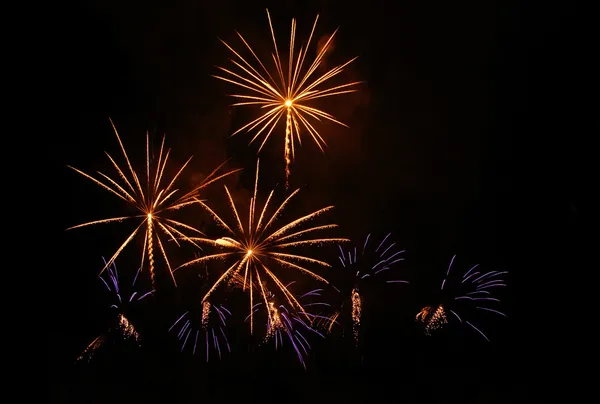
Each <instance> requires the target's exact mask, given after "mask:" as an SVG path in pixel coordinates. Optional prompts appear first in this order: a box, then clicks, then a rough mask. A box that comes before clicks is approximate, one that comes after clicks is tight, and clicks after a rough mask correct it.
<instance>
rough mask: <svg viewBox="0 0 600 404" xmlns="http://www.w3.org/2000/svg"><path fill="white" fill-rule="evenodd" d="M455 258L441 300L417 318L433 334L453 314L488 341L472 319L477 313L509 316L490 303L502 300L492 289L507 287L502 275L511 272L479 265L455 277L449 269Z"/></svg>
mask: <svg viewBox="0 0 600 404" xmlns="http://www.w3.org/2000/svg"><path fill="white" fill-rule="evenodd" d="M455 258H456V255H455V256H453V257H452V259H451V260H450V265H448V270H447V271H446V277H445V278H444V280H443V281H442V286H441V288H440V292H441V295H442V297H441V301H442V302H441V303H438V304H437V305H436V306H425V307H424V308H423V309H421V311H420V312H419V313H417V316H416V320H417V321H420V322H422V323H424V324H425V334H427V335H431V333H432V331H433V330H436V329H439V328H442V327H443V326H444V325H445V324H448V322H449V320H448V317H449V316H450V314H452V316H453V318H455V319H456V320H458V322H459V323H461V324H463V323H464V324H466V325H468V326H469V327H470V328H471V329H473V330H475V331H476V332H477V333H478V334H479V335H481V336H482V337H483V338H485V340H486V341H489V338H488V337H487V335H485V334H484V333H483V331H481V330H480V329H479V328H478V327H477V326H475V325H474V324H473V323H472V322H471V321H472V319H471V317H473V316H475V314H476V313H494V314H497V315H500V316H502V317H506V314H504V313H502V312H501V311H499V310H497V309H495V308H493V307H489V306H488V305H494V304H498V303H500V300H499V299H497V298H495V297H493V295H492V292H493V291H494V290H495V289H496V288H499V287H506V283H505V281H504V279H503V275H505V274H507V273H508V272H506V271H482V270H480V269H479V264H477V265H475V266H473V267H472V268H471V269H469V270H468V271H467V272H465V273H464V274H463V276H462V277H456V276H452V275H451V274H450V271H451V269H452V265H453V264H454V260H455ZM433 307H435V309H434V308H433ZM469 320H471V321H469Z"/></svg>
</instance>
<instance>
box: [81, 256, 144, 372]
mask: <svg viewBox="0 0 600 404" xmlns="http://www.w3.org/2000/svg"><path fill="white" fill-rule="evenodd" d="M102 260H103V261H104V263H105V264H106V260H105V259H104V257H102ZM139 273H140V270H139V269H138V271H137V272H136V274H135V277H134V278H133V282H132V283H131V288H132V289H134V287H135V283H136V281H137V278H138V275H139ZM104 274H108V279H104V277H103V276H102V275H100V280H101V281H102V283H103V284H104V286H106V289H107V290H108V291H109V292H110V293H112V294H113V296H114V299H115V300H114V302H113V303H112V304H111V305H110V307H111V308H113V309H116V310H117V312H118V316H117V324H116V326H115V327H111V328H110V329H109V330H108V332H106V333H104V334H101V335H99V336H98V337H96V338H95V339H94V340H93V341H92V342H91V343H90V344H89V345H88V346H87V348H85V350H84V351H83V352H82V354H81V355H80V356H79V357H78V358H77V361H80V360H82V359H84V358H87V360H88V361H90V360H91V359H92V356H93V355H94V353H95V352H96V351H97V350H98V348H100V347H101V346H103V345H104V344H105V343H106V341H107V340H108V337H109V336H110V335H113V334H116V335H118V336H119V337H120V338H123V339H133V340H135V341H139V339H140V335H139V334H138V332H137V330H136V329H135V327H134V326H133V324H132V323H131V322H130V321H129V319H128V318H127V316H125V310H126V308H127V306H128V305H129V304H131V303H132V302H134V301H139V300H142V299H144V298H145V297H147V296H148V295H150V294H152V293H153V292H154V291H153V290H151V291H149V292H146V293H144V294H140V295H138V292H137V291H132V292H131V293H129V295H123V294H122V291H121V289H120V284H119V273H118V272H117V266H116V265H115V263H114V262H113V263H112V264H111V265H110V266H109V267H108V268H107V270H106V272H105V273H104Z"/></svg>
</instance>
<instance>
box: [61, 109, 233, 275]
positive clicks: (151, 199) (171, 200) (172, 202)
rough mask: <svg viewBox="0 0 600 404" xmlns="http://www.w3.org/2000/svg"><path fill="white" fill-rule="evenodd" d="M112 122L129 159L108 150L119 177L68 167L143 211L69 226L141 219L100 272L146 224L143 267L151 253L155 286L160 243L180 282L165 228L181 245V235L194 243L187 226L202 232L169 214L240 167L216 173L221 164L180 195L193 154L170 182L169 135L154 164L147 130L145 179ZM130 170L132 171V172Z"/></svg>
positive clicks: (190, 201) (191, 201) (149, 259)
mask: <svg viewBox="0 0 600 404" xmlns="http://www.w3.org/2000/svg"><path fill="white" fill-rule="evenodd" d="M110 123H111V125H112V127H113V130H114V132H115V135H116V136H117V140H118V141H119V146H120V147H121V151H122V153H123V157H124V158H125V162H126V163H127V169H122V168H121V167H119V165H118V164H117V163H116V162H115V160H114V159H113V158H112V157H111V156H110V155H109V154H108V153H106V155H107V156H108V158H109V160H110V162H111V163H112V165H113V167H114V168H115V169H116V171H117V173H118V177H117V180H115V179H112V178H110V177H109V176H108V175H106V174H103V173H101V172H99V171H98V175H99V178H101V179H96V178H94V177H92V176H90V175H88V174H86V173H84V172H83V171H81V170H79V169H77V168H74V167H71V166H68V167H69V168H71V169H73V170H75V171H76V172H78V173H79V174H81V175H83V176H84V177H86V178H88V179H90V180H91V181H93V182H94V183H96V184H97V185H98V186H100V187H101V188H103V189H105V190H107V191H109V192H111V193H112V194H113V195H116V196H117V197H118V198H119V199H121V200H123V201H124V202H127V203H128V204H130V205H133V206H134V207H135V208H136V210H137V211H139V212H140V213H141V214H138V215H133V216H121V217H113V218H109V219H102V220H95V221H93V222H88V223H83V224H80V225H77V226H73V227H69V228H68V229H67V230H71V229H76V228H80V227H85V226H91V225H95V224H103V223H114V222H122V221H124V220H128V219H141V220H140V223H139V225H138V226H137V227H136V228H135V230H134V231H133V232H132V233H131V234H130V235H129V236H128V237H127V238H126V239H125V241H124V242H123V244H121V246H120V247H119V248H118V249H117V251H116V252H115V253H114V255H113V256H112V257H111V258H110V260H108V262H107V263H106V265H105V266H104V268H102V270H101V271H100V275H101V274H102V273H103V272H104V271H105V270H106V269H107V268H108V267H109V266H110V265H111V264H112V263H113V262H114V261H115V259H116V258H117V257H118V256H119V254H120V253H121V252H122V251H123V249H124V248H125V247H126V246H127V245H128V244H129V243H130V242H131V240H133V238H134V237H135V235H136V234H137V233H138V232H139V230H140V229H141V228H142V227H144V228H145V236H144V248H143V250H142V259H141V264H140V268H143V267H144V260H145V256H146V255H147V256H148V261H149V270H150V276H151V279H152V286H153V287H154V286H155V279H154V278H155V262H154V247H155V243H156V244H157V245H158V249H159V250H160V254H161V255H162V257H163V259H164V262H165V264H166V266H167V268H168V269H169V274H170V275H171V278H172V279H173V283H175V285H176V284H177V283H176V282H175V278H174V276H173V271H172V270H171V264H170V262H169V259H168V258H167V254H166V252H165V248H164V244H163V241H162V240H161V237H160V235H161V232H162V233H163V236H164V235H166V236H167V237H169V240H174V241H175V242H176V243H177V245H179V242H178V241H177V239H180V240H181V239H182V240H186V241H188V242H192V243H193V241H191V240H190V239H189V237H188V236H186V235H185V234H184V233H183V231H186V230H187V231H191V232H193V233H196V234H202V233H201V232H200V231H199V230H197V229H195V228H193V227H192V226H189V225H187V224H185V223H182V222H180V221H177V220H174V219H172V218H168V217H167V216H166V215H167V214H168V213H170V212H172V211H175V210H177V209H180V208H182V207H184V206H187V205H190V204H193V203H194V202H195V200H196V198H197V196H198V195H199V192H200V190H202V189H203V188H205V187H206V186H207V185H209V184H211V183H213V182H215V181H217V180H219V179H221V178H223V177H225V176H227V175H229V174H232V173H234V172H236V171H239V170H233V171H229V172H227V173H225V174H221V175H216V173H217V171H218V170H219V169H220V168H221V167H223V165H224V163H223V164H221V165H220V166H219V167H217V169H215V170H214V171H213V172H212V173H210V174H209V175H208V176H207V177H206V178H205V179H204V181H203V182H202V183H201V184H200V185H198V186H197V187H195V188H194V189H192V190H191V191H189V192H187V193H186V194H184V195H181V196H179V197H177V196H176V194H177V193H178V192H179V190H178V189H176V188H174V184H175V181H176V180H177V179H178V177H179V176H180V175H181V173H182V172H183V170H184V169H185V167H186V166H187V165H188V163H189V162H190V161H191V159H192V157H190V158H189V159H188V160H187V161H186V162H185V164H183V166H181V167H180V168H179V170H178V171H177V174H176V175H175V176H174V177H173V178H172V179H171V180H170V181H169V182H167V181H168V180H167V179H165V178H164V172H165V167H166V165H167V161H168V159H169V154H170V152H171V150H170V149H169V150H167V151H166V152H164V145H165V138H164V137H163V140H162V143H161V146H160V152H159V155H158V161H157V162H156V165H153V166H151V161H150V160H151V156H150V140H149V135H148V133H146V170H145V171H146V173H145V174H146V181H143V176H142V181H140V176H138V174H137V173H136V171H135V170H134V169H133V167H132V165H131V161H130V160H129V157H128V156H127V152H126V151H125V147H124V146H123V143H122V142H121V138H120V137H119V133H118V132H117V129H116V128H115V125H114V124H113V122H112V120H111V121H110ZM163 152H164V153H163ZM127 174H129V176H128V175H127ZM119 182H120V183H119Z"/></svg>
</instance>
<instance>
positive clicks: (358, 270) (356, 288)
mask: <svg viewBox="0 0 600 404" xmlns="http://www.w3.org/2000/svg"><path fill="white" fill-rule="evenodd" d="M391 235H392V233H388V234H387V235H386V236H385V237H384V238H383V240H381V241H380V242H375V241H374V240H373V239H372V237H371V234H368V235H367V238H366V239H365V242H364V243H363V245H362V248H360V247H356V246H354V247H353V248H351V249H349V250H347V251H344V250H343V249H342V246H341V245H340V246H338V247H339V249H340V255H339V257H338V258H339V260H340V263H341V264H342V266H343V267H344V268H345V270H346V271H347V272H348V273H349V274H350V276H349V277H348V278H347V279H348V281H346V282H344V283H343V285H342V290H341V291H340V292H341V294H342V302H341V305H340V308H339V310H338V312H337V313H335V314H334V315H333V316H332V317H331V319H332V321H331V322H330V324H329V330H331V328H332V326H333V324H334V323H335V322H336V320H337V319H338V317H339V316H340V314H341V312H342V311H343V309H344V306H345V305H347V306H349V308H350V309H351V317H352V331H353V335H354V340H355V342H356V343H357V344H358V337H359V333H360V321H361V317H362V306H363V305H362V301H363V299H364V296H363V293H362V290H363V287H365V286H367V284H368V283H370V282H373V281H375V280H376V279H378V278H379V277H381V276H383V275H385V274H387V273H388V272H387V271H389V270H390V269H394V268H395V265H396V264H398V263H399V262H401V261H404V257H403V256H402V254H403V253H404V252H405V250H397V249H396V242H394V241H392V240H390V236H391ZM382 281H383V282H385V283H409V282H408V281H406V280H402V279H386V280H382ZM348 303H349V304H348Z"/></svg>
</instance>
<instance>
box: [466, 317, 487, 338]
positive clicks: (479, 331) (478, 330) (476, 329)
mask: <svg viewBox="0 0 600 404" xmlns="http://www.w3.org/2000/svg"><path fill="white" fill-rule="evenodd" d="M465 323H467V324H468V325H470V326H471V327H472V328H473V329H474V330H475V331H477V332H478V333H479V334H481V336H482V337H483V338H485V340H486V341H488V342H490V340H489V338H488V337H487V336H486V335H485V334H484V333H483V331H481V330H480V329H479V328H477V327H475V326H474V325H473V324H471V323H469V322H468V321H465Z"/></svg>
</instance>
